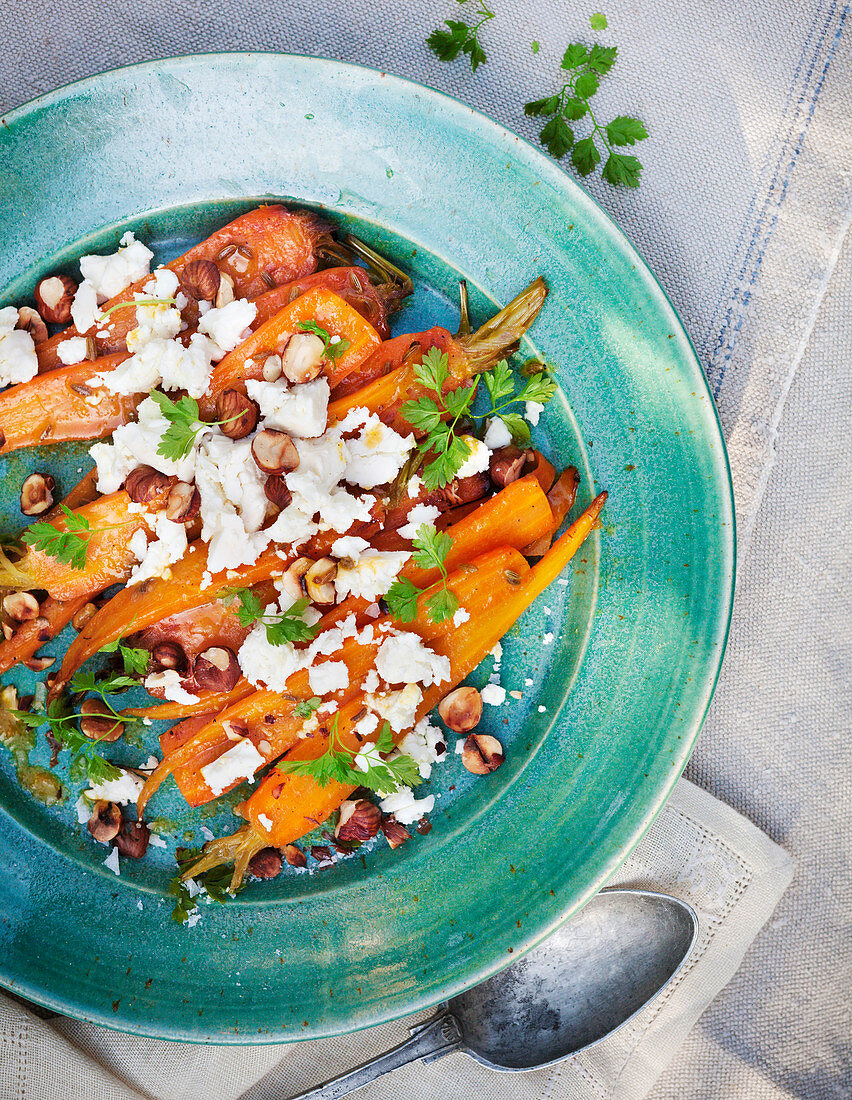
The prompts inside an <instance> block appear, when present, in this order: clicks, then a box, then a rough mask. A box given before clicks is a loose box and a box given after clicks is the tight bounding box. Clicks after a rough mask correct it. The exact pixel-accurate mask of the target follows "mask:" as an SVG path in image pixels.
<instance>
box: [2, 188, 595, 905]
mask: <svg viewBox="0 0 852 1100" xmlns="http://www.w3.org/2000/svg"><path fill="white" fill-rule="evenodd" d="M152 260H153V253H152V252H151V250H150V249H149V248H147V246H146V245H145V244H144V243H143V242H141V241H138V240H136V238H135V236H134V235H133V234H132V233H127V234H125V235H124V236H122V238H121V241H120V245H119V248H118V250H117V251H116V252H115V253H113V254H111V255H107V256H84V257H82V258H81V260H80V265H79V266H80V278H79V279H76V278H72V277H71V276H70V275H68V274H65V273H59V274H56V275H50V276H48V277H47V278H45V279H42V280H41V281H40V282H39V284H38V286H37V287H36V288H35V294H34V298H35V302H36V309H33V307H22V309H21V310H20V311H19V310H16V309H15V308H14V307H7V308H6V309H4V310H0V380H2V381H3V383H6V384H8V388H7V389H6V390H5V391H4V392H3V393H0V431H2V446H3V450H4V451H5V452H8V451H12V450H19V449H24V448H29V447H33V446H34V445H36V444H40V445H42V446H43V445H44V444H46V443H48V444H49V443H52V442H57V443H59V442H62V441H65V440H90V441H92V442H91V446H90V448H89V454H90V455H91V458H92V460H93V462H94V469H93V470H92V471H90V472H89V473H88V474H86V475H85V476H84V477H83V479H82V480H81V481H80V483H79V484H78V485H77V486H75V487H74V488H72V489H71V490H70V492H67V493H66V494H65V495H64V497H63V495H62V493H61V492H60V490H59V489H58V487H57V485H56V483H55V480H54V478H53V477H52V476H51V475H50V474H49V473H46V472H45V471H44V470H39V469H32V471H31V472H30V473H29V474H28V476H27V477H26V479H25V481H24V483H23V484H22V486H21V487H20V501H21V511H22V513H23V515H24V516H26V517H27V518H28V519H29V520H30V523H29V526H27V527H26V528H25V529H24V531H23V532H22V534H21V536H20V538H19V539H18V540H17V541H16V542H14V543H13V544H9V543H8V542H7V543H6V544H5V550H4V551H2V552H0V592H2V611H3V618H2V625H3V633H4V640H3V641H2V643H0V671H3V672H6V671H8V670H10V669H12V668H13V667H14V666H15V665H18V664H25V665H26V666H27V667H28V668H30V669H31V670H33V671H36V672H41V673H44V674H45V678H44V680H43V681H42V682H40V683H39V686H38V689H37V691H36V693H35V695H34V697H32V698H31V699H29V700H26V701H23V700H19V699H18V698H17V694H16V692H15V689H14V688H13V687H11V686H9V687H6V688H5V689H3V691H4V693H3V710H2V711H1V712H0V740H2V741H3V742H4V743H5V744H6V745H7V747H9V748H10V749H11V751H12V752H13V754H14V756H15V761H16V763H17V766H18V773H19V776H20V778H21V781H22V782H23V783H25V785H27V786H28V787H29V788H30V790H32V791H33V793H35V794H37V795H38V796H40V797H43V798H44V799H45V800H46V801H51V802H53V801H58V800H60V799H62V798H63V797H65V796H66V795H67V792H68V789H69V788H71V787H73V786H74V785H75V784H77V785H78V786H82V787H83V790H82V793H81V794H80V796H79V798H78V801H77V808H78V813H79V815H80V821H81V824H82V823H85V824H86V825H87V828H88V832H89V833H90V834H91V837H92V842H93V843H100V844H104V845H108V846H109V847H110V851H109V854H108V856H107V857H106V859H105V860H104V862H105V864H106V866H107V867H108V868H109V869H110V870H112V871H113V872H115V873H116V874H118V873H119V872H120V868H121V864H120V857H123V858H126V859H127V858H129V859H139V858H142V857H143V856H144V855H145V853H146V851H147V849H148V846H149V844H154V845H157V846H159V845H162V843H163V842H162V840H161V839H160V837H159V834H158V833H157V831H156V829H152V828H151V826H152V825H153V824H154V821H153V820H152V819H151V818H150V816H148V815H149V808H150V806H151V803H152V800H156V797H157V792H158V790H159V789H160V787H161V785H162V784H163V783H164V782H165V781H166V780H167V779H169V778H171V779H172V780H173V781H174V782H175V783H176V784H177V787H178V789H179V790H180V792H181V794H182V795H183V797H184V798H185V800H186V802H187V803H188V804H189V805H190V806H192V807H199V806H203V805H206V804H208V803H211V802H212V801H213V800H215V799H217V798H221V797H222V796H224V795H227V794H228V793H229V792H230V791H232V790H235V789H237V788H240V793H241V794H242V795H244V796H243V797H242V799H241V801H239V802H236V803H234V804H233V809H234V812H235V813H236V814H237V816H238V818H239V819H241V821H242V822H243V823H242V824H241V825H240V826H239V827H238V828H234V830H233V831H232V833H231V834H230V835H228V836H223V837H219V838H215V837H213V836H212V835H211V836H210V837H209V839H208V840H207V843H205V845H204V847H203V849H201V850H199V851H187V850H183V849H180V848H179V849H178V850H177V852H176V858H177V861H178V867H179V876H178V877H176V878H175V880H174V881H173V883H172V885H171V892H172V893H173V894H174V895H175V897H176V905H175V918H176V919H179V920H184V919H186V920H189V922H190V923H193V922H194V921H195V920H197V919H198V915H199V913H198V909H197V903H196V902H195V900H194V899H195V898H196V897H197V896H199V895H202V896H204V895H206V896H208V897H210V898H214V899H216V900H222V899H223V898H224V896H225V891H230V892H234V891H236V890H237V889H239V888H241V887H242V885H243V884H244V880H245V878H246V876H250V877H254V878H257V879H265V878H271V877H274V876H275V875H277V874H278V873H280V872H281V871H282V868H284V867H287V868H291V869H295V871H299V870H302V869H304V868H305V867H315V866H316V867H322V866H325V865H327V864H328V863H329V862H333V860H334V853H348V852H350V851H353V850H354V849H355V848H357V847H358V846H360V845H362V844H364V843H365V842H368V841H371V840H372V839H373V838H374V837H376V836H378V834H380V833H381V834H382V835H383V836H384V837H385V838H386V840H387V842H388V844H389V845H390V846H391V847H392V848H395V847H398V846H399V845H400V844H402V843H404V842H405V841H406V840H408V839H410V828H411V827H412V826H416V827H417V829H418V831H420V832H426V831H428V829H429V828H431V825H430V824H429V822H428V814H429V813H430V812H431V811H432V810H433V808H434V803H435V795H432V794H430V795H428V796H426V797H423V798H418V797H416V795H415V790H416V788H417V786H419V784H420V783H421V781H422V780H424V779H428V778H429V777H430V775H431V773H432V769H433V767H434V766H435V765H436V764H438V763H440V762H441V761H442V760H445V759H446V758H447V757H448V755H452V754H451V753H449V750H448V741H449V736H448V732H447V731H449V732H450V733H452V734H453V735H455V736H456V737H457V739H458V740H457V742H456V748H457V751H458V753H459V755H460V757H461V763H462V765H463V766H464V768H466V769H467V771H468V772H470V773H471V774H473V775H476V776H482V777H484V776H487V775H489V774H490V773H491V772H493V771H495V770H496V769H497V768H499V767H500V766H501V765H502V764H503V762H504V759H505V755H506V751H505V749H504V746H503V744H502V742H501V741H500V739H499V738H498V737H495V736H493V735H492V734H491V733H489V732H486V731H485V730H484V729H482V728H481V726H480V721H481V718H482V715H483V710H484V707H485V708H489V707H495V706H500V705H502V704H504V702H505V700H506V689H505V688H504V687H502V685H501V684H500V683H499V675H497V673H498V671H499V653H500V639H501V638H502V637H503V635H504V634H505V633H506V632H507V630H509V628H510V627H511V626H512V625H513V624H514V622H515V621H516V620H517V619H518V617H519V616H520V615H521V614H522V613H523V611H524V610H525V609H526V608H527V607H529V605H530V604H531V603H532V602H533V601H534V600H535V599H536V598H537V597H538V596H539V595H540V594H541V592H542V591H544V589H545V588H546V587H547V586H548V585H550V584H551V583H552V582H554V581H555V580H556V579H557V578H559V576H560V574H561V573H562V571H563V570H564V569H565V567H566V566H567V565H568V563H569V562H570V560H571V558H572V557H573V555H574V554H575V553H576V551H577V549H578V548H579V547H580V546H581V545H582V543H583V541H584V540H585V538H586V537H587V536H588V535H589V534H590V532H591V531H592V530H593V529H594V528H595V527H596V526H598V525H599V516H600V512H601V509H602V507H603V504H604V501H605V499H606V494H605V493H601V494H599V495H598V496H597V497H595V499H594V500H593V501H592V503H591V504H590V505H589V506H588V507H587V508H586V509H585V510H584V511H582V512H581V514H580V515H579V516H578V518H576V519H575V520H574V521H573V523H571V524H570V526H569V527H568V529H567V530H566V531H565V533H564V534H562V535H561V536H560V535H559V534H558V532H559V530H560V528H561V527H562V525H563V522H564V520H565V519H566V517H567V516H568V513H569V512H570V511H571V509H572V507H573V506H574V503H575V500H576V496H577V491H578V486H579V475H578V473H577V471H576V469H575V468H574V467H571V466H569V467H568V468H567V469H565V470H563V471H557V470H556V469H555V468H554V466H553V465H552V464H551V463H550V462H549V461H548V460H547V459H546V458H545V457H544V455H543V454H542V453H541V452H540V451H539V450H537V449H535V448H534V446H533V444H532V429H533V428H534V427H536V426H537V425H538V421H539V417H540V415H541V413H542V410H543V409H544V407H545V405H546V404H547V403H548V402H549V401H550V399H551V398H552V396H553V395H554V393H555V392H556V389H557V387H556V383H555V382H554V380H553V379H552V377H551V375H550V372H549V371H548V370H547V369H545V368H544V366H543V365H542V364H540V363H536V362H532V361H528V362H527V363H525V364H523V365H522V367H521V368H520V369H518V370H515V369H513V368H512V366H511V365H510V363H509V357H511V355H512V353H513V352H514V351H515V350H516V349H517V347H518V345H519V341H520V339H521V337H522V336H523V334H524V333H525V332H526V331H527V329H528V328H529V327H530V325H531V324H532V323H533V321H534V320H535V317H536V316H537V314H538V312H539V310H540V309H541V306H542V304H543V302H544V300H545V296H546V293H547V290H546V287H545V286H544V284H543V282H542V280H540V279H539V280H536V281H535V282H533V283H532V284H531V285H530V286H529V287H528V288H527V289H526V290H524V291H522V292H521V293H520V294H519V295H518V296H517V297H516V298H515V299H514V300H513V301H512V302H510V303H509V304H508V305H507V306H506V307H505V308H504V309H502V310H500V311H499V312H498V313H497V314H496V315H495V316H494V317H492V318H491V319H490V320H489V321H487V322H486V323H485V324H484V325H482V326H481V327H480V328H479V329H477V330H476V331H474V332H471V330H470V325H469V323H468V322H467V317H466V294H463V297H462V302H463V309H462V313H463V319H462V324H461V326H460V329H459V332H458V333H456V335H455V336H453V335H451V334H450V333H449V332H448V331H447V330H446V329H444V328H441V327H438V326H436V327H433V328H430V329H427V330H426V331H423V332H413V333H405V334H402V335H396V336H391V335H390V332H389V327H388V323H389V317H390V315H391V314H392V313H393V312H394V311H395V310H396V309H398V308H399V307H400V305H401V303H402V302H403V300H404V298H405V297H406V295H407V294H409V293H410V292H411V289H412V288H411V283H410V281H409V280H408V279H407V277H406V276H405V275H404V274H403V273H402V272H400V271H399V270H398V269H397V268H395V267H394V266H393V265H391V264H389V263H388V262H387V261H386V260H384V259H383V258H382V257H381V256H380V255H378V254H377V253H376V252H374V251H373V250H372V249H370V248H368V247H367V246H365V245H363V244H362V243H361V242H358V241H355V240H352V239H349V240H347V241H344V242H337V241H335V240H334V239H333V237H332V235H331V228H330V226H329V225H328V224H326V223H325V222H324V221H323V220H322V219H320V218H318V217H317V216H316V215H314V214H311V213H307V212H303V211H288V210H285V209H284V207H282V206H263V207H259V208H257V209H255V210H251V211H249V212H248V213H246V214H243V215H241V216H240V217H238V218H236V219H235V220H234V221H233V222H231V223H229V225H226V226H224V227H223V228H222V229H220V230H218V231H217V232H216V233H214V234H213V235H212V236H211V237H210V238H208V239H207V240H206V241H203V242H201V244H199V245H196V246H195V247H194V248H192V249H190V250H189V252H187V253H186V254H185V255H184V256H182V257H179V258H178V259H177V260H174V261H172V262H171V263H170V264H167V265H165V266H161V267H156V268H154V269H153V271H152V270H151V266H150V265H151V261H152ZM69 321H70V322H72V323H71V324H68V322H69ZM46 323H49V324H51V325H55V324H63V323H64V324H66V327H65V328H62V329H60V330H59V331H56V332H54V333H53V334H48V332H47V324H46ZM565 583H567V582H565ZM69 624H72V626H73V629H74V630H75V631H76V635H75V637H74V640H73V641H72V642H71V644H70V646H69V647H68V649H67V651H66V653H65V655H64V657H63V659H62V661H61V663H60V664H59V666H58V667H56V663H55V660H54V658H52V657H50V656H43V655H40V654H39V649H40V647H41V646H42V645H43V644H44V643H45V642H47V641H49V640H50V639H51V638H53V637H55V636H56V634H58V633H59V631H61V630H62V629H64V628H65V627H66V626H68V625H69ZM489 654H493V655H494V658H495V665H494V673H493V674H492V677H491V682H490V683H488V684H487V685H486V686H485V687H484V688H483V689H482V690H481V691H480V690H477V689H476V688H475V687H473V686H471V685H468V684H465V683H464V681H465V679H466V678H467V677H468V675H469V674H470V673H471V672H472V671H473V670H474V669H475V668H476V667H477V666H478V665H479V664H480V663H481V662H482V661H483V660H484V659H485V658H486V657H487V656H488V655H489ZM141 686H144V688H145V689H146V691H147V693H148V696H149V699H148V701H147V702H138V701H133V702H132V703H131V705H122V703H123V702H125V701H123V700H122V699H121V694H122V693H123V692H125V691H126V690H127V689H130V688H139V687H141ZM512 694H513V696H515V697H520V693H519V692H517V691H515V692H513V693H512ZM436 711H437V715H438V718H435V719H434V720H433V713H434V712H436ZM486 713H487V712H486ZM439 719H440V722H441V723H442V725H439V724H438V720H439ZM153 720H163V721H168V722H171V723H175V724H173V725H171V726H170V727H169V728H168V729H166V730H165V732H163V733H162V734H161V735H160V746H159V747H160V753H161V755H160V756H159V757H158V756H155V755H153V754H150V755H149V754H147V753H145V754H144V755H145V759H144V760H142V759H140V760H139V761H137V763H136V766H134V767H123V766H118V765H116V764H115V763H113V762H111V760H110V756H109V749H108V746H109V745H111V744H114V743H115V742H118V741H122V742H124V743H126V742H127V741H128V739H129V738H131V737H132V736H133V735H134V733H136V734H138V733H139V732H140V731H142V732H144V727H145V725H146V724H150V723H151V722H152V721H153ZM42 728H44V729H45V731H46V737H47V739H48V742H49V743H50V745H51V746H52V747H53V750H54V753H53V765H56V763H57V760H58V758H59V756H60V754H63V755H62V759H63V762H64V761H66V760H67V761H68V771H67V776H68V778H67V780H65V781H62V780H60V779H59V778H58V777H57V776H56V774H55V773H54V772H53V771H51V770H50V769H47V768H42V767H37V766H35V765H31V764H30V763H29V753H30V750H31V749H32V746H33V744H34V743H35V737H36V733H37V731H39V730H41V729H42ZM66 753H67V754H69V756H68V757H66V756H65V755H64V754H66ZM481 781H483V782H484V781H485V780H484V779H483V780H481ZM134 812H135V815H136V816H135V819H134V817H133V816H132V815H133V813H134ZM317 830H319V833H320V835H319V836H317V837H315V838H314V839H315V840H316V841H317V843H312V842H311V841H310V836H311V834H314V833H316V832H317ZM306 837H308V838H309V840H308V841H307V842H306V841H305V839H304V838H306ZM323 840H325V842H326V843H321V842H322V841H323ZM299 842H301V844H302V845H304V844H305V843H309V844H310V852H311V857H310V858H311V860H312V862H310V863H309V858H308V854H307V853H306V851H305V850H304V847H302V846H300V844H299Z"/></svg>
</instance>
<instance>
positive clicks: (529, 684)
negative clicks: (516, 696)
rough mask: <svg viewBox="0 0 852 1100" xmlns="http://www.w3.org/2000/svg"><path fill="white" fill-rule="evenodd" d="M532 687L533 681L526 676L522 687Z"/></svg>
mask: <svg viewBox="0 0 852 1100" xmlns="http://www.w3.org/2000/svg"><path fill="white" fill-rule="evenodd" d="M532 686H533V681H532V680H531V679H530V677H529V676H526V677H525V678H524V687H528V688H529V687H532Z"/></svg>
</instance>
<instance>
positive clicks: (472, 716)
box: [438, 687, 482, 733]
mask: <svg viewBox="0 0 852 1100" xmlns="http://www.w3.org/2000/svg"><path fill="white" fill-rule="evenodd" d="M438 714H440V716H441V718H442V719H443V721H444V722H445V723H446V725H448V726H449V727H450V729H451V730H454V731H455V732H456V733H467V732H468V730H472V729H473V727H474V726H475V725H477V724H478V722H479V719H480V718H481V717H482V696H481V695H480V694H479V692H478V691H477V690H476V688H474V687H459V688H456V689H455V691H451V692H450V693H449V695H445V696H444V698H443V699H442V700H441V702H440V703H439V704H438Z"/></svg>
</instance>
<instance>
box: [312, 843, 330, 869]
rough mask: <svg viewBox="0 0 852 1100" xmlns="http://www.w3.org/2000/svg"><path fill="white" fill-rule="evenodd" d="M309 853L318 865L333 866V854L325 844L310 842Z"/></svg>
mask: <svg viewBox="0 0 852 1100" xmlns="http://www.w3.org/2000/svg"><path fill="white" fill-rule="evenodd" d="M311 855H312V856H313V857H314V859H315V860H316V861H317V863H318V864H319V865H320V867H333V866H334V856H333V855H332V854H331V848H328V847H326V845H325V844H312V845H311Z"/></svg>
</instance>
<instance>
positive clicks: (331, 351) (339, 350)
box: [299, 321, 351, 362]
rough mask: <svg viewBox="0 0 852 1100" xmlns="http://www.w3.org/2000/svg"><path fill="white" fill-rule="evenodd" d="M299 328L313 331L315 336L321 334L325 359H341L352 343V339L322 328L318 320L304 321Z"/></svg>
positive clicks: (304, 330)
mask: <svg viewBox="0 0 852 1100" xmlns="http://www.w3.org/2000/svg"><path fill="white" fill-rule="evenodd" d="M299 329H300V330H301V331H302V332H312V333H313V334H314V336H319V338H320V340H322V343H323V348H322V356H323V359H330V360H331V361H332V362H334V360H335V359H339V358H340V356H341V355H342V354H343V353H344V351H346V349H347V348H348V347H349V345H350V344H351V340H345V339H344V338H343V337H342V336H332V335H331V333H330V332H328V331H327V329H324V328H321V327H320V325H318V324H317V323H316V321H302V322H301V323H300V324H299Z"/></svg>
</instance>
